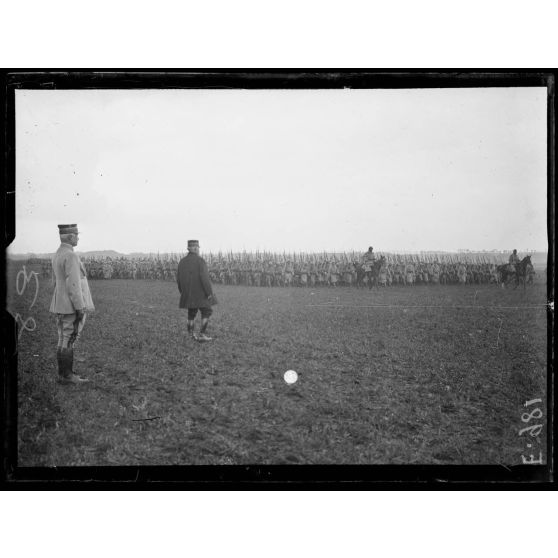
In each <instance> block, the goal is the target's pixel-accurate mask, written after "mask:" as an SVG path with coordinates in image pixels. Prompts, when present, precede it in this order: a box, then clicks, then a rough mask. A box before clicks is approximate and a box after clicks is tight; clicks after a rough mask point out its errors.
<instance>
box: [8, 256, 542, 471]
mask: <svg viewBox="0 0 558 558" xmlns="http://www.w3.org/2000/svg"><path fill="white" fill-rule="evenodd" d="M19 269H21V264H17V267H14V268H12V269H11V270H10V273H9V280H10V284H9V300H8V308H9V309H11V310H12V312H13V313H14V314H15V313H19V314H20V315H21V316H22V317H23V319H27V318H28V317H33V318H34V320H35V322H36V329H35V330H34V331H23V332H22V335H21V340H20V349H19V371H18V373H19V388H18V393H19V414H18V422H19V424H18V444H19V449H18V455H19V465H21V466H38V465H43V466H54V465H57V466H63V465H138V464H139V465H167V464H182V465H187V464H285V463H301V464H326V463H330V464H331V463H334V464H349V463H350V464H399V463H402V464H411V463H413V464H498V463H501V464H506V465H516V464H521V462H522V461H521V455H522V454H523V455H528V452H527V450H526V440H525V436H523V437H520V436H519V435H518V431H519V430H520V429H521V428H523V427H524V426H525V425H526V423H525V422H522V420H521V417H522V413H524V412H525V407H523V404H524V402H525V401H526V400H529V399H534V398H541V399H543V404H542V405H541V408H542V410H543V412H544V413H545V417H546V405H545V402H546V360H547V346H546V339H547V338H546V310H545V308H544V305H545V302H546V285H545V284H544V282H538V283H537V284H535V285H534V286H532V287H529V288H528V289H527V291H526V292H524V291H523V290H522V289H517V290H514V289H500V288H498V287H496V286H493V285H490V286H488V285H484V286H475V285H465V286H455V285H451V286H437V287H415V288H412V287H407V288H401V287H391V288H389V289H385V288H384V289H375V290H373V291H368V290H357V289H355V288H338V289H332V288H318V289H312V290H311V289H301V288H283V289H280V288H271V289H268V288H256V287H232V286H222V285H218V286H216V288H215V291H216V294H217V297H218V299H219V301H220V304H219V305H218V306H216V307H215V313H214V317H213V318H212V322H211V324H210V334H211V335H213V336H214V338H215V339H214V341H213V343H210V344H198V343H196V342H194V341H192V340H190V339H187V338H186V335H185V330H186V316H185V313H184V312H183V311H179V309H178V291H177V289H176V285H175V283H173V282H162V281H158V282H157V281H147V280H146V281H126V280H112V281H90V286H91V291H92V295H93V299H94V302H95V305H96V307H97V310H96V312H95V313H93V314H91V315H89V316H88V318H87V323H86V325H85V329H84V332H83V336H82V340H81V344H80V345H79V346H78V347H77V348H76V357H77V358H78V359H81V360H83V362H76V366H75V368H76V372H77V373H79V374H82V375H84V376H87V377H89V378H90V379H91V382H90V383H89V384H87V385H84V386H61V385H59V384H57V382H56V358H55V350H56V329H55V326H54V321H53V318H52V316H51V315H50V314H49V313H48V306H49V302H50V296H51V292H52V290H51V286H50V284H47V283H46V282H42V280H41V282H40V286H39V290H38V295H37V299H36V302H35V304H34V305H33V306H32V307H31V304H32V302H33V298H34V295H35V288H34V283H33V282H30V283H29V284H28V285H27V287H26V288H25V290H24V292H23V293H22V294H21V295H18V294H17V292H16V288H15V274H16V273H17V271H18V270H19ZM28 271H29V268H28ZM539 281H540V276H539ZM21 290H22V289H20V291H21ZM515 306H520V307H522V308H519V309H517V308H513V307H515ZM198 320H199V318H198ZM288 369H294V370H296V371H297V372H298V374H299V380H298V382H297V383H295V384H294V385H292V386H289V385H287V384H286V383H285V382H284V380H283V373H284V372H285V371H286V370H288ZM538 422H543V420H540V421H538ZM529 424H533V423H532V422H531V423H529ZM545 437H546V429H544V430H543V432H542V433H541V435H540V443H538V442H537V441H535V439H534V438H533V444H535V445H536V447H537V448H538V447H539V446H540V447H541V449H542V451H543V455H545V449H546V446H545V440H546V438H545Z"/></svg>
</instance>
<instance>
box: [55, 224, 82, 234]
mask: <svg viewBox="0 0 558 558" xmlns="http://www.w3.org/2000/svg"><path fill="white" fill-rule="evenodd" d="M58 234H78V228H77V225H75V224H74V225H58Z"/></svg>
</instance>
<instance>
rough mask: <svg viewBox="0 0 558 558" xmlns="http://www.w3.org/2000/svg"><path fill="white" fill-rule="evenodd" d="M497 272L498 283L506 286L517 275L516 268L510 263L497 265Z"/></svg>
mask: <svg viewBox="0 0 558 558" xmlns="http://www.w3.org/2000/svg"><path fill="white" fill-rule="evenodd" d="M496 272H497V274H498V283H499V284H500V285H501V286H502V287H504V286H505V285H506V284H507V283H508V282H509V279H510V278H513V277H515V276H516V269H515V267H514V266H513V265H510V264H501V265H498V266H496Z"/></svg>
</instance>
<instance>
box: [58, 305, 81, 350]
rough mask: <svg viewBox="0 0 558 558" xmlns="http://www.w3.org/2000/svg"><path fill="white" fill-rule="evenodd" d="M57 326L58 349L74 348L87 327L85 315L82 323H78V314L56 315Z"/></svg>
mask: <svg viewBox="0 0 558 558" xmlns="http://www.w3.org/2000/svg"><path fill="white" fill-rule="evenodd" d="M56 325H57V328H58V347H59V348H63V349H68V348H70V349H71V348H72V347H73V346H74V345H75V344H76V342H77V340H78V339H79V337H80V335H81V331H82V329H83V326H84V325H85V315H84V316H83V318H82V319H81V321H79V322H77V323H76V314H75V312H74V313H73V314H56Z"/></svg>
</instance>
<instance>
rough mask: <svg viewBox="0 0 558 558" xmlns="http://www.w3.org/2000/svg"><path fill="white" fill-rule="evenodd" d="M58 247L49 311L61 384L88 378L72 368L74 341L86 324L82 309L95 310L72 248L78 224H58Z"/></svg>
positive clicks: (76, 237) (75, 243)
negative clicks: (53, 322) (53, 317)
mask: <svg viewBox="0 0 558 558" xmlns="http://www.w3.org/2000/svg"><path fill="white" fill-rule="evenodd" d="M58 229H59V234H60V242H61V244H60V248H58V250H57V251H56V254H55V255H54V257H53V258H52V270H53V281H54V283H55V285H54V294H53V295H52V302H51V304H50V312H52V313H53V314H56V325H57V328H58V348H57V351H56V358H57V361H58V378H59V381H60V382H61V383H63V384H79V383H81V382H87V381H89V380H86V379H84V378H80V377H79V376H77V375H76V374H74V372H73V363H74V345H75V343H76V342H77V340H78V339H79V336H80V334H81V331H82V329H83V326H84V324H85V313H86V312H87V311H92V310H95V307H94V306H93V300H92V299H91V293H90V291H89V284H88V283H87V273H86V271H85V267H84V266H83V264H82V263H81V261H80V259H79V256H78V255H77V254H76V253H75V252H74V246H77V243H78V234H79V233H78V229H77V225H58Z"/></svg>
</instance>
